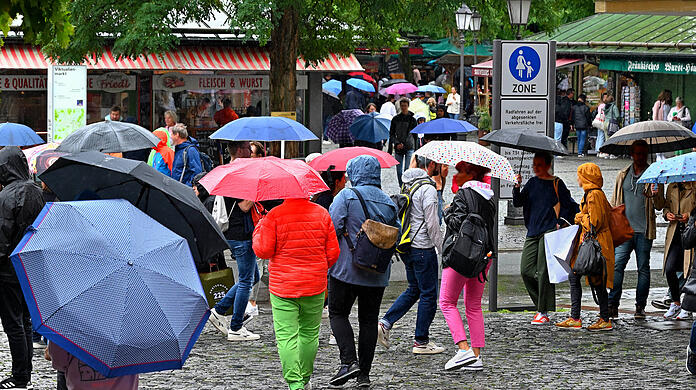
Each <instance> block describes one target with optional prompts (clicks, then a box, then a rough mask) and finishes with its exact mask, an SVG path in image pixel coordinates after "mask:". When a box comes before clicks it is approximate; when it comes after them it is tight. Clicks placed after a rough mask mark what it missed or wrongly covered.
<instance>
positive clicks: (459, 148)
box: [416, 141, 515, 182]
mask: <svg viewBox="0 0 696 390" xmlns="http://www.w3.org/2000/svg"><path fill="white" fill-rule="evenodd" d="M416 154H417V155H419V156H423V157H425V158H428V159H430V160H433V161H436V162H438V163H441V164H447V165H456V164H457V163H458V162H460V161H465V162H468V163H470V164H474V165H479V166H482V167H486V168H489V169H490V170H491V176H493V177H497V178H500V179H503V180H507V181H510V182H515V172H514V170H513V169H512V166H511V165H510V162H509V161H508V159H507V158H505V157H503V156H501V155H499V154H498V153H495V152H493V151H491V150H490V149H487V148H485V147H483V146H481V145H479V144H477V143H475V142H467V141H430V142H428V143H427V144H425V145H424V146H423V147H422V148H420V149H418V150H416Z"/></svg>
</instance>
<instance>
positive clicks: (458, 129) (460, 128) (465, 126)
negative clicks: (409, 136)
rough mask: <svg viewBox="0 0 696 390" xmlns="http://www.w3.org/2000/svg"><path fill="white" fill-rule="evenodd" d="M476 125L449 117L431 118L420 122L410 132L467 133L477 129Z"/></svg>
mask: <svg viewBox="0 0 696 390" xmlns="http://www.w3.org/2000/svg"><path fill="white" fill-rule="evenodd" d="M477 130H478V129H477V128H476V126H474V125H472V124H471V123H469V122H467V121H461V120H457V119H450V118H438V119H433V120H431V121H430V122H425V123H421V124H420V125H418V126H416V127H415V128H414V129H413V130H411V133H413V134H451V133H467V132H470V131H477Z"/></svg>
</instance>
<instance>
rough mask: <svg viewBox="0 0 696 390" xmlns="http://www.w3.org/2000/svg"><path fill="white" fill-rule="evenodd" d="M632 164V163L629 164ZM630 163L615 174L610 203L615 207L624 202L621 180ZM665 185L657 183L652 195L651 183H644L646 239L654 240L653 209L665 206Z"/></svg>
mask: <svg viewBox="0 0 696 390" xmlns="http://www.w3.org/2000/svg"><path fill="white" fill-rule="evenodd" d="M631 165H633V164H631ZM631 165H629V166H627V167H626V168H624V169H622V170H621V171H619V174H618V175H616V183H615V184H614V194H613V196H612V199H611V205H612V206H614V207H616V206H620V205H622V204H624V190H623V182H624V180H626V177H627V176H628V173H629V171H630V170H631ZM664 192H665V187H664V184H658V185H657V194H656V195H655V196H652V191H651V185H650V184H645V186H644V188H643V195H644V196H645V218H646V222H645V226H646V232H645V238H647V239H648V240H654V239H655V238H656V237H657V227H656V226H657V224H656V223H655V219H656V216H655V210H662V208H663V207H665V197H664V195H663V194H664Z"/></svg>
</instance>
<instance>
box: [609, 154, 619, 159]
mask: <svg viewBox="0 0 696 390" xmlns="http://www.w3.org/2000/svg"><path fill="white" fill-rule="evenodd" d="M617 158H619V156H615V155H613V154H610V155H609V160H616V159H617Z"/></svg>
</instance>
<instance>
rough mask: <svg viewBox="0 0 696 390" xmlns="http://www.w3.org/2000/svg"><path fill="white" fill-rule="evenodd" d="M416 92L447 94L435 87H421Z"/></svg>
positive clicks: (442, 89)
mask: <svg viewBox="0 0 696 390" xmlns="http://www.w3.org/2000/svg"><path fill="white" fill-rule="evenodd" d="M416 92H432V93H447V91H446V90H445V89H444V88H442V87H438V86H437V85H421V86H420V87H418V89H417V90H416Z"/></svg>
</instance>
